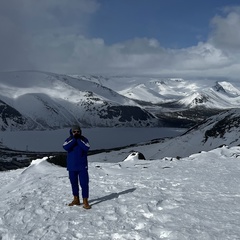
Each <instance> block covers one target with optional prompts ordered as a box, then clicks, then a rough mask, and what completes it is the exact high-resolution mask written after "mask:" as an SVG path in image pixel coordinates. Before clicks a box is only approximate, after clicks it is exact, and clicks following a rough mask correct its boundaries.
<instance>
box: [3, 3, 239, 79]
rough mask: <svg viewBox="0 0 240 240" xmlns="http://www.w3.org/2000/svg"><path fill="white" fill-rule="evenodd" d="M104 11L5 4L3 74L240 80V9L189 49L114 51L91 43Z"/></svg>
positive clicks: (149, 46) (137, 45)
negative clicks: (95, 20) (93, 20)
mask: <svg viewBox="0 0 240 240" xmlns="http://www.w3.org/2000/svg"><path fill="white" fill-rule="evenodd" d="M20 3H21V4H20ZM99 7H100V5H99V4H98V1H97V0H71V4H69V1H66V0H42V1H32V0H12V1H8V2H7V1H6V2H1V3H0V13H1V14H0V16H1V17H0V18H1V19H0V20H1V21H0V32H1V38H0V51H1V56H0V70H18V69H38V70H44V71H50V72H59V73H75V74H86V73H102V74H106V73H111V74H121V73H124V74H126V73H129V74H163V75H168V76H177V77H186V76H187V77H194V76H196V77H216V76H217V77H227V78H238V77H239V69H240V68H239V65H240V57H239V55H240V53H239V47H240V28H239V26H240V7H236V8H228V9H225V12H224V14H223V15H221V16H220V15H218V16H215V17H214V18H213V19H212V21H211V25H212V32H211V33H210V34H209V40H208V41H207V42H199V44H197V45H196V46H191V47H189V48H184V49H165V48H163V47H162V46H161V43H160V42H159V41H158V40H157V39H152V38H137V37H136V38H135V39H130V40H128V41H126V42H120V43H118V44H114V45H106V44H105V42H104V39H99V38H93V39H89V38H87V37H86V36H87V35H88V34H87V29H88V23H89V19H90V17H91V15H92V14H94V13H95V12H96V11H97V10H98V8H99ZM233 50H234V51H233Z"/></svg>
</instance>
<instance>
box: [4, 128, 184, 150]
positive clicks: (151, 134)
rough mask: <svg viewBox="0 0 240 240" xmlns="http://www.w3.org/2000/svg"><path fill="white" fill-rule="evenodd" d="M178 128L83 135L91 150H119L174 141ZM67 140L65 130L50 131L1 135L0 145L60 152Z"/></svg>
mask: <svg viewBox="0 0 240 240" xmlns="http://www.w3.org/2000/svg"><path fill="white" fill-rule="evenodd" d="M185 131H186V129H182V128H86V129H82V132H83V135H84V136H85V137H87V138H88V140H89V142H90V145H91V150H95V149H109V148H114V147H122V146H126V145H129V144H134V143H141V142H145V141H149V140H152V139H157V138H166V137H175V136H179V135H181V134H182V133H183V132H185ZM68 136H69V129H60V130H54V131H16V132H9V131H5V132H1V137H0V141H1V142H2V143H3V144H4V145H5V146H7V147H9V148H13V149H16V150H23V151H25V150H29V151H63V148H62V144H63V142H64V141H65V139H66V138H67V137H68Z"/></svg>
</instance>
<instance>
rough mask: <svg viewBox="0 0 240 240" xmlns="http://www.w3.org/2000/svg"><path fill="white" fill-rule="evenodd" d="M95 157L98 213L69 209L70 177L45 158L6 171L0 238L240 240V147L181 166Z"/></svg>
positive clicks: (93, 193) (93, 190)
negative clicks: (104, 160)
mask: <svg viewBox="0 0 240 240" xmlns="http://www.w3.org/2000/svg"><path fill="white" fill-rule="evenodd" d="M144 148H145V150H147V148H149V146H147V145H146V146H144V147H143V149H142V150H143V152H145V151H144ZM114 154H116V153H114ZM91 157H92V156H89V174H90V204H91V205H92V209H91V210H85V209H83V208H82V207H81V206H80V207H79V206H74V207H68V206H67V203H69V202H70V201H71V200H72V196H71V190H70V183H69V180H68V175H67V171H66V169H65V168H61V167H58V166H55V165H51V164H49V163H48V162H47V161H46V160H45V159H38V160H35V161H33V162H32V165H31V166H29V167H28V168H25V169H18V170H14V171H8V172H0V181H1V186H0V239H1V240H36V239H42V240H49V239H51V240H64V239H67V240H68V239H69V240H75V239H76V240H77V239H84V240H85V239H86V240H88V239H94V240H96V239H98V240H108V239H109V240H158V239H168V240H173V239H174V240H185V239H187V240H195V239H199V240H227V239H229V240H236V239H240V217H239V216H240V188H239V186H240V147H232V148H227V147H222V148H218V149H215V150H212V151H209V152H201V153H198V154H194V155H191V156H189V157H186V158H182V159H180V160H177V159H170V158H164V159H155V160H151V161H150V160H136V159H134V157H133V158H130V160H128V161H122V162H118V163H116V162H112V163H110V162H108V163H106V162H95V161H93V159H92V158H91ZM95 157H96V156H95ZM113 157H114V155H113Z"/></svg>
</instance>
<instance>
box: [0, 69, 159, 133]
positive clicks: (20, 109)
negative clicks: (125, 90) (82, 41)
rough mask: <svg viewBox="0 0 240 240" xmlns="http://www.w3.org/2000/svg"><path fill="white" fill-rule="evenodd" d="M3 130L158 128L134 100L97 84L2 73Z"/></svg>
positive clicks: (44, 75)
mask: <svg viewBox="0 0 240 240" xmlns="http://www.w3.org/2000/svg"><path fill="white" fill-rule="evenodd" d="M0 101H1V102H0V104H1V105H0V107H1V129H2V130H5V129H9V128H10V129H57V128H63V127H68V126H71V125H72V124H73V123H80V124H81V125H82V126H84V127H87V126H109V127H112V126H125V127H127V126H137V127H141V126H157V125H158V119H157V118H156V117H154V115H153V114H151V113H149V112H148V111H146V110H144V109H142V108H141V107H140V106H139V105H138V104H137V103H136V102H134V101H133V100H131V99H129V98H127V97H125V96H122V95H121V94H119V93H117V92H115V91H113V90H111V89H109V88H107V87H104V86H101V85H99V84H97V83H94V82H90V81H86V80H84V79H76V78H73V77H70V76H66V75H58V74H52V73H43V72H29V71H25V72H10V73H0Z"/></svg>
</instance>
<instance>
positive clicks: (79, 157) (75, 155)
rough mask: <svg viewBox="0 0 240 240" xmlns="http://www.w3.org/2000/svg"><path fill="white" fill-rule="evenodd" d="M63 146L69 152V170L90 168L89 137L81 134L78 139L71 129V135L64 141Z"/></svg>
mask: <svg viewBox="0 0 240 240" xmlns="http://www.w3.org/2000/svg"><path fill="white" fill-rule="evenodd" d="M63 148H64V149H65V150H66V151H67V152H68V154H67V170H68V171H80V170H83V169H88V161H87V152H88V150H89V148H90V145H89V142H88V139H87V138H85V137H84V136H81V138H77V139H76V138H74V137H73V134H72V130H70V137H68V138H67V139H66V140H65V142H64V143H63Z"/></svg>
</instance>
